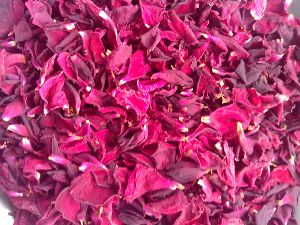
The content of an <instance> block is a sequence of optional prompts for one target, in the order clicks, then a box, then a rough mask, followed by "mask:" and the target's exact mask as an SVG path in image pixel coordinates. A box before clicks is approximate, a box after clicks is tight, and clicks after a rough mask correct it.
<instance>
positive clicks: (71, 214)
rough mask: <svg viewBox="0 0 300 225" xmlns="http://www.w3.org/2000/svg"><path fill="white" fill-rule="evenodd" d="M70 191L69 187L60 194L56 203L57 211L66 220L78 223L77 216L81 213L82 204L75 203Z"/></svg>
mask: <svg viewBox="0 0 300 225" xmlns="http://www.w3.org/2000/svg"><path fill="white" fill-rule="evenodd" d="M70 189H71V188H70V187H67V188H65V189H64V190H62V191H61V192H60V194H59V195H58V197H57V199H56V201H55V209H56V210H57V211H59V212H60V213H61V214H62V215H63V217H64V218H65V219H66V220H68V221H70V222H72V223H78V222H77V214H78V213H79V211H80V203H78V202H77V201H75V200H74V198H73V197H72V196H71V195H70Z"/></svg>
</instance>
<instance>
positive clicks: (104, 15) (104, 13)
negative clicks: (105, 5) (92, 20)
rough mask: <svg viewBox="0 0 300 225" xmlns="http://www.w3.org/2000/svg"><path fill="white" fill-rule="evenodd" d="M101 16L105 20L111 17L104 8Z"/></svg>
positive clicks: (100, 13)
mask: <svg viewBox="0 0 300 225" xmlns="http://www.w3.org/2000/svg"><path fill="white" fill-rule="evenodd" d="M99 16H100V17H101V18H103V19H105V20H107V19H109V17H108V15H107V14H106V12H104V11H103V10H101V11H100V12H99Z"/></svg>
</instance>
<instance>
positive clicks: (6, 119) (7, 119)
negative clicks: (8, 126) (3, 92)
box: [2, 116, 10, 122]
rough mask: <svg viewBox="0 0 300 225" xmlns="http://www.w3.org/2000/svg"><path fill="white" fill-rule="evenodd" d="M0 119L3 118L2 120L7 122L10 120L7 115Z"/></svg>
mask: <svg viewBox="0 0 300 225" xmlns="http://www.w3.org/2000/svg"><path fill="white" fill-rule="evenodd" d="M2 119H3V121H5V122H8V121H9V120H10V118H9V117H7V116H5V117H3V118H2Z"/></svg>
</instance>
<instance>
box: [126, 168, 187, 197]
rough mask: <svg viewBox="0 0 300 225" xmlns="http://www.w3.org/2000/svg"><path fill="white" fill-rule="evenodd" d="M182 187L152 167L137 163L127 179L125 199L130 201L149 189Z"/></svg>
mask: <svg viewBox="0 0 300 225" xmlns="http://www.w3.org/2000/svg"><path fill="white" fill-rule="evenodd" d="M176 188H183V187H182V185H180V184H178V183H176V182H174V181H172V180H169V179H167V178H165V177H163V176H162V175H161V174H160V173H159V172H158V171H156V170H155V169H153V168H149V167H145V166H143V165H141V164H137V165H136V167H135V169H134V170H133V171H132V172H131V174H130V175H129V179H128V186H127V188H126V191H125V199H126V200H127V201H129V202H132V201H133V200H134V199H136V198H139V197H141V196H142V195H143V194H145V193H147V192H149V191H157V190H161V189H176Z"/></svg>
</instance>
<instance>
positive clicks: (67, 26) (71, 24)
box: [65, 23, 75, 30]
mask: <svg viewBox="0 0 300 225" xmlns="http://www.w3.org/2000/svg"><path fill="white" fill-rule="evenodd" d="M65 28H66V29H67V30H73V29H74V28H75V23H69V24H66V25H65Z"/></svg>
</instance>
